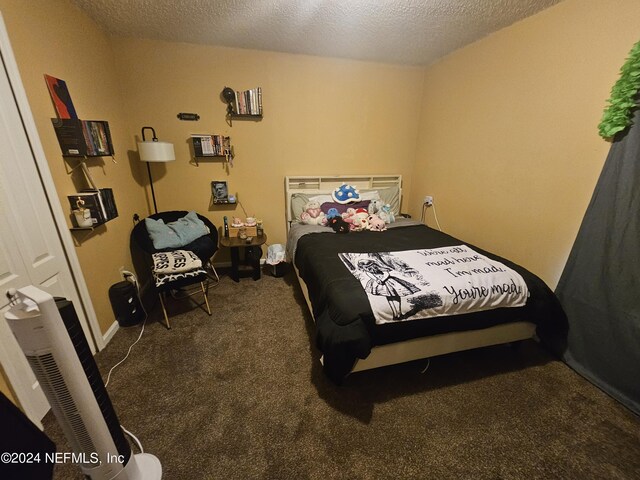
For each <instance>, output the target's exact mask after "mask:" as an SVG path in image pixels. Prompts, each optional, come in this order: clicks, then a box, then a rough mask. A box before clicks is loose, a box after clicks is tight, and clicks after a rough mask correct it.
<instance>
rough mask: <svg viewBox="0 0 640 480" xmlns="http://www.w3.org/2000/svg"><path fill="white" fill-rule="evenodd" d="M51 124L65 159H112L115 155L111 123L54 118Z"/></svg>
mask: <svg viewBox="0 0 640 480" xmlns="http://www.w3.org/2000/svg"><path fill="white" fill-rule="evenodd" d="M51 123H52V124H53V128H54V130H55V132H56V136H57V137H58V143H59V144H60V150H62V155H63V156H65V157H110V156H113V154H114V153H115V152H114V150H113V143H112V141H111V132H110V131H109V122H105V121H104V120H80V119H78V118H52V119H51Z"/></svg>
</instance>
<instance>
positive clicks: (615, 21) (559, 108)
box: [410, 0, 640, 287]
mask: <svg viewBox="0 0 640 480" xmlns="http://www.w3.org/2000/svg"><path fill="white" fill-rule="evenodd" d="M639 18H640V2H638V1H637V0H608V1H597V2H596V1H590V0H567V1H565V2H562V3H560V4H559V5H557V6H555V7H552V8H550V9H548V10H545V11H543V12H541V13H540V14H538V15H535V16H533V17H531V18H529V19H526V20H524V21H521V22H519V23H517V24H515V25H513V26H511V27H509V28H506V29H504V30H501V31H499V32H497V33H495V34H493V35H491V36H489V37H487V38H485V39H483V40H481V41H479V42H477V43H475V44H473V45H470V46H468V47H466V48H464V49H462V50H459V51H457V52H455V53H453V54H452V55H450V56H448V57H446V58H445V59H443V60H442V61H440V62H439V63H437V64H435V65H433V66H431V67H430V68H428V69H427V72H426V77H425V96H424V100H423V113H422V123H421V130H420V142H419V146H418V151H417V160H416V164H415V167H414V174H413V185H412V196H411V198H410V205H411V207H412V209H413V210H412V211H413V212H414V213H418V211H419V208H420V207H419V206H420V204H421V199H422V197H423V196H424V195H425V194H431V195H433V196H434V197H435V201H436V206H437V214H438V218H439V220H440V223H441V225H442V227H443V229H444V230H445V231H447V232H449V233H451V234H454V235H456V236H460V237H462V238H464V239H465V240H467V241H469V242H471V243H474V244H476V245H478V246H479V247H482V248H486V249H489V250H492V251H494V252H496V253H499V254H501V255H503V256H505V257H508V258H511V259H513V260H514V261H516V262H518V263H521V264H522V265H524V266H526V267H528V268H529V269H531V270H532V271H533V272H534V273H536V274H538V275H540V276H541V277H542V278H543V279H544V280H546V281H547V282H548V283H549V284H550V286H552V287H554V286H555V284H556V282H557V280H558V278H559V275H560V273H561V272H562V268H563V267H564V263H565V261H566V257H567V255H568V253H569V250H570V248H571V246H572V244H573V241H574V239H575V235H576V233H577V230H578V227H579V225H580V222H581V220H582V217H583V215H584V212H585V209H586V206H587V204H588V202H589V200H590V197H591V194H592V192H593V189H594V186H595V183H596V180H597V178H598V175H599V173H600V170H601V168H602V165H603V163H604V160H605V157H606V155H607V152H608V150H609V146H610V144H609V143H608V142H606V141H604V140H603V139H601V138H600V137H599V136H598V132H597V125H598V123H599V121H600V117H601V115H602V110H603V108H604V106H605V100H606V99H607V98H608V95H609V91H610V89H611V87H612V86H613V84H614V82H615V81H616V79H617V78H618V71H619V69H620V67H621V65H622V63H623V62H624V60H625V58H626V55H627V53H628V52H629V50H630V49H631V47H632V46H633V44H634V43H635V42H637V41H638V39H639V32H640V30H639V29H638V19H639ZM431 215H432V212H429V215H428V220H429V223H430V224H433V217H432V216H431Z"/></svg>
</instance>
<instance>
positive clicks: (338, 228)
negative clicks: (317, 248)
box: [327, 215, 350, 233]
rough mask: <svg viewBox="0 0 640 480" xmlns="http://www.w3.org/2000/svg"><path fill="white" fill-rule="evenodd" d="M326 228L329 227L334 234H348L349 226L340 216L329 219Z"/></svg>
mask: <svg viewBox="0 0 640 480" xmlns="http://www.w3.org/2000/svg"><path fill="white" fill-rule="evenodd" d="M327 226H329V227H331V228H332V229H333V231H334V232H336V233H349V230H350V228H349V224H348V223H347V222H345V221H344V220H343V219H342V217H341V216H340V215H338V216H334V217H329V218H328V220H327Z"/></svg>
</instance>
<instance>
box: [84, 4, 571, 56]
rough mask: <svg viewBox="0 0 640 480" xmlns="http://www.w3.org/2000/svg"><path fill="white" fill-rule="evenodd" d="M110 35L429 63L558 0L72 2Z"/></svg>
mask: <svg viewBox="0 0 640 480" xmlns="http://www.w3.org/2000/svg"><path fill="white" fill-rule="evenodd" d="M73 1H74V3H75V4H76V5H78V7H80V8H81V9H82V10H84V11H85V12H86V13H87V14H88V15H89V16H91V17H92V18H93V19H94V20H95V21H96V22H97V23H98V24H99V25H101V26H102V28H103V29H104V30H105V31H107V32H108V33H110V34H112V35H117V36H133V37H142V38H154V39H161V40H168V41H177V42H188V43H199V44H208V45H222V46H228V47H238V48H250V49H258V50H272V51H278V52H289V53H302V54H309V55H320V56H327V57H343V58H352V59H359V60H372V61H379V62H386V63H401V64H410V65H429V64H431V63H433V62H434V61H436V60H437V59H438V58H441V57H443V56H444V55H447V54H448V53H450V52H452V51H454V50H456V49H458V48H460V47H462V46H464V45H467V44H469V43H472V42H474V41H476V40H478V39H480V38H482V37H484V36H485V35H488V34H489V33H491V32H495V31H496V30H499V29H501V28H504V27H506V26H508V25H511V24H512V23H514V22H516V21H518V20H520V19H523V18H525V17H528V16H529V15H533V14H534V13H537V12H539V11H540V10H543V9H545V8H547V7H549V6H551V5H554V4H556V3H558V2H559V1H560V0H394V1H391V0H73Z"/></svg>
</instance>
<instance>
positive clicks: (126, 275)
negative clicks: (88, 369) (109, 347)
mask: <svg viewBox="0 0 640 480" xmlns="http://www.w3.org/2000/svg"><path fill="white" fill-rule="evenodd" d="M122 276H123V277H124V279H125V280H126V281H128V282H131V283H133V285H134V286H135V287H136V293H137V294H138V301H139V302H140V306H141V307H142V311H143V312H144V321H143V322H142V328H141V329H140V335H138V338H137V339H136V341H135V342H133V343H132V344H131V345H130V346H129V350H127V354H126V355H125V356H124V358H123V359H122V360H120V361H119V362H118V363H116V364H115V365H114V366H113V367H111V370H109V373H108V374H107V381H106V382H104V388H107V385H109V381H110V380H111V372H113V371H114V370H115V369H116V367H118V366H119V365H122V364H123V363H124V361H125V360H126V359H127V358H129V355H130V354H131V349H132V348H133V346H134V345H135V344H136V343H138V342H139V341H140V339H141V338H142V334H143V333H144V327H145V326H146V325H147V319H148V318H149V314H148V313H147V311H146V310H145V308H144V306H143V305H142V300H141V299H140V287H139V285H138V279H137V278H136V276H135V275H134V274H133V273H131V272H128V271H126V270H124V271H123V272H122ZM120 428H121V429H122V431H123V432H124V433H126V434H127V435H129V437H131V438H132V439H133V440H135V442H136V444H137V445H138V448H139V449H140V453H144V448H143V447H142V443H141V442H140V440H138V437H136V436H135V435H134V434H133V433H131V432H130V431H129V430H127V429H126V428H124V425H120Z"/></svg>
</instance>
